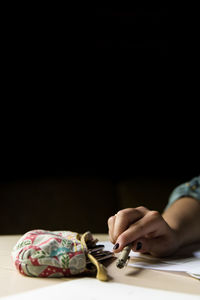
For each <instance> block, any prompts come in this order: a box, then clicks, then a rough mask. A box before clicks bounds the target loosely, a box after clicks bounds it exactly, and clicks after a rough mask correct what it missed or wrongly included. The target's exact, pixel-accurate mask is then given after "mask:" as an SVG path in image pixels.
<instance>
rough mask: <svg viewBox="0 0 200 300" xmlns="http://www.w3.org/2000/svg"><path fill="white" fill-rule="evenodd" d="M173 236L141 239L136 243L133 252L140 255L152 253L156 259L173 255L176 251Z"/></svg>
mask: <svg viewBox="0 0 200 300" xmlns="http://www.w3.org/2000/svg"><path fill="white" fill-rule="evenodd" d="M172 238H173V237H172V236H164V235H163V236H159V237H156V238H153V239H148V238H141V239H138V240H136V241H135V242H134V245H133V248H132V250H133V251H135V252H139V253H150V254H151V255H152V256H155V257H164V256H168V255H171V254H172V253H174V251H176V248H177V245H176V241H175V240H174V239H173V240H172Z"/></svg>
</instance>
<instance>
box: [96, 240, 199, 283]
mask: <svg viewBox="0 0 200 300" xmlns="http://www.w3.org/2000/svg"><path fill="white" fill-rule="evenodd" d="M101 244H103V245H104V246H105V250H107V251H112V249H113V244H112V243H111V242H108V241H105V242H101ZM130 257H131V258H132V260H131V261H130V262H129V264H128V266H130V267H137V268H144V269H152V270H161V271H172V272H174V271H175V272H186V273H188V274H189V275H191V276H193V277H195V278H200V251H196V252H194V253H193V256H192V257H187V258H180V259H169V258H168V259H155V258H153V257H151V256H147V255H146V256H144V255H140V254H139V253H136V252H134V251H131V252H130ZM139 257H142V258H144V257H145V260H143V261H140V260H138V259H136V260H135V261H134V258H139Z"/></svg>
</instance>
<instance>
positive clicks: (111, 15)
mask: <svg viewBox="0 0 200 300" xmlns="http://www.w3.org/2000/svg"><path fill="white" fill-rule="evenodd" d="M95 21H96V26H97V28H96V47H97V48H112V49H113V50H115V49H119V48H121V49H124V48H126V49H132V51H133V53H136V52H137V53H138V54H140V55H141V54H142V55H144V54H146V55H155V56H157V57H159V56H167V55H168V33H169V20H168V7H166V6H164V5H162V4H160V5H155V6H154V5H152V6H138V5H137V4H135V5H128V6H126V5H123V4H121V5H120V6H119V5H112V6H100V5H98V4H97V5H96V20H95ZM134 51H135V52H134Z"/></svg>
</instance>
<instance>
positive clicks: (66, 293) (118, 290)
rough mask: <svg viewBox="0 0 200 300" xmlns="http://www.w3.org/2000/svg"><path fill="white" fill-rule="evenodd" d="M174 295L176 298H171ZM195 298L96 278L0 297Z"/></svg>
mask: <svg viewBox="0 0 200 300" xmlns="http://www.w3.org/2000/svg"><path fill="white" fill-rule="evenodd" d="M170 297H171V298H170ZM173 297H176V298H173ZM27 299H28V300H35V299H42V300H55V299H68V300H80V299H81V300H102V299H103V300H111V299H115V300H122V299H126V300H133V299H137V300H144V299H148V300H160V299H162V300H169V299H176V300H197V299H199V295H191V294H183V293H176V292H169V291H163V290H154V289H149V288H142V287H137V286H132V285H125V284H120V283H112V282H100V281H98V280H97V279H90V278H82V279H74V280H72V281H66V282H63V283H58V284H56V285H53V286H51V287H45V288H41V289H37V290H33V291H30V292H26V293H23V294H22V293H21V294H17V295H15V296H9V297H4V298H1V300H27Z"/></svg>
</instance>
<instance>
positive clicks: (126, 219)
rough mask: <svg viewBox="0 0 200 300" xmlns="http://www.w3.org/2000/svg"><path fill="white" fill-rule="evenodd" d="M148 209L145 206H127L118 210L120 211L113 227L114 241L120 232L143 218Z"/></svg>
mask: <svg viewBox="0 0 200 300" xmlns="http://www.w3.org/2000/svg"><path fill="white" fill-rule="evenodd" d="M147 211H148V210H147V209H146V208H145V207H138V208H126V209H123V210H120V211H118V213H117V214H116V215H115V223H114V226H113V228H112V237H113V241H114V243H115V242H116V240H117V238H118V237H119V236H120V234H122V233H123V232H124V231H125V230H127V229H128V228H129V226H130V225H131V224H133V223H135V222H136V221H138V220H139V219H141V218H142V217H143V216H144V215H145V214H146V212H147Z"/></svg>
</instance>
